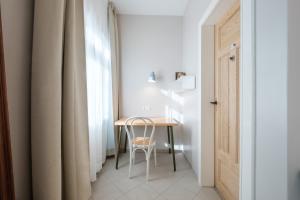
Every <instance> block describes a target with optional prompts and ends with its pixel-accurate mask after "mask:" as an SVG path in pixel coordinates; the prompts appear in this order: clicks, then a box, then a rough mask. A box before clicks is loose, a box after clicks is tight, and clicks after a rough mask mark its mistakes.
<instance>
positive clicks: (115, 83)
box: [108, 2, 120, 145]
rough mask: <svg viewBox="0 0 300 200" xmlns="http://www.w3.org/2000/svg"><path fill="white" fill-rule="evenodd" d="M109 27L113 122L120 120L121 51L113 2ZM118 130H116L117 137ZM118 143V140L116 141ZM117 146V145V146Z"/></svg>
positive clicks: (110, 7)
mask: <svg viewBox="0 0 300 200" xmlns="http://www.w3.org/2000/svg"><path fill="white" fill-rule="evenodd" d="M108 26H109V37H110V50H111V74H112V101H113V120H114V121H116V120H118V119H119V117H120V116H119V84H120V54H119V52H120V50H119V30H118V17H117V9H116V8H115V7H114V5H113V3H112V2H109V4H108ZM117 131H118V130H115V131H114V132H115V137H116V135H117V134H116V133H117ZM115 141H116V140H115ZM115 145H116V144H115Z"/></svg>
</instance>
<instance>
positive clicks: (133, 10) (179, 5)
mask: <svg viewBox="0 0 300 200" xmlns="http://www.w3.org/2000/svg"><path fill="white" fill-rule="evenodd" d="M111 1H113V2H114V3H115V6H116V7H117V8H118V9H119V13H120V14H129V15H170V16H183V15H184V11H185V8H186V5H187V2H188V0H111Z"/></svg>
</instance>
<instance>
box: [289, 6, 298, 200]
mask: <svg viewBox="0 0 300 200" xmlns="http://www.w3.org/2000/svg"><path fill="white" fill-rule="evenodd" d="M288 2H289V3H288V4H289V5H288V17H289V24H288V26H289V27H288V37H289V38H288V45H289V46H288V52H289V53H288V59H289V60H288V62H289V68H288V192H289V198H288V200H298V199H300V156H299V152H300V131H299V130H300V124H299V120H300V105H299V102H300V90H299V85H300V79H299V76H300V65H299V57H300V54H299V46H300V39H299V36H300V24H299V19H300V12H299V9H300V1H299V0H289V1H288Z"/></svg>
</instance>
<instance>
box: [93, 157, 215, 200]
mask: <svg viewBox="0 0 300 200" xmlns="http://www.w3.org/2000/svg"><path fill="white" fill-rule="evenodd" d="M157 156H158V157H157V160H158V166H157V167H156V168H154V160H153V159H152V160H151V168H150V180H149V181H148V182H147V181H146V178H145V171H146V162H145V154H143V153H137V155H136V164H135V166H134V168H133V177H132V178H131V179H129V178H128V162H129V159H128V154H124V155H122V157H121V158H120V161H119V170H115V168H114V164H115V161H114V159H109V160H107V162H106V164H105V166H104V168H103V169H102V171H101V172H100V174H99V175H98V180H97V181H96V182H95V183H93V197H92V200H220V198H219V196H218V194H217V193H216V191H215V190H214V189H212V188H200V187H199V186H198V183H197V180H196V176H195V174H194V172H193V170H192V169H191V167H190V165H189V164H188V162H187V161H186V160H185V158H184V157H183V155H182V154H181V153H177V154H176V163H177V171H176V172H175V173H174V172H173V170H172V167H173V165H172V157H171V155H170V154H168V153H158V154H157Z"/></svg>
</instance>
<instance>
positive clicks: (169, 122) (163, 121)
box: [115, 117, 179, 126]
mask: <svg viewBox="0 0 300 200" xmlns="http://www.w3.org/2000/svg"><path fill="white" fill-rule="evenodd" d="M148 118H150V119H151V120H152V121H153V122H154V124H155V126H178V125H179V122H178V121H176V120H175V119H172V118H167V117H148ZM127 119H128V118H127V117H123V118H121V119H119V120H117V121H115V126H124V125H125V121H126V120H127ZM133 125H134V126H143V125H144V123H143V121H139V120H137V121H135V122H134V124H133Z"/></svg>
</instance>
